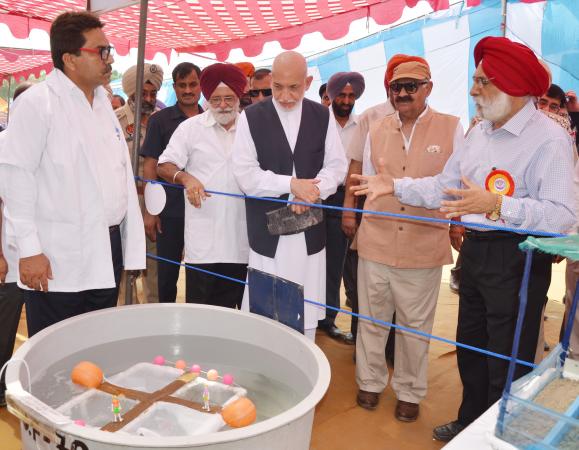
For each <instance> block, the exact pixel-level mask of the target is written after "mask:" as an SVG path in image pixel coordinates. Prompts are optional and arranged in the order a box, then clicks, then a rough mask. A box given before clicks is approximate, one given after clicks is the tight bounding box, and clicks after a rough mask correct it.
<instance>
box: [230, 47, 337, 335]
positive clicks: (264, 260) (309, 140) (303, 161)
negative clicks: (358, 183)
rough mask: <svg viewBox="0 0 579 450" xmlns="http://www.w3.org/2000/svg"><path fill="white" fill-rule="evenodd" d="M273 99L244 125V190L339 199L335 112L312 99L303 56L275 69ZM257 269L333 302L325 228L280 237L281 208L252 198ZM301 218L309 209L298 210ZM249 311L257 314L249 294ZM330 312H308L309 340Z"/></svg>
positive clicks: (238, 156)
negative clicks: (270, 223)
mask: <svg viewBox="0 0 579 450" xmlns="http://www.w3.org/2000/svg"><path fill="white" fill-rule="evenodd" d="M272 81H273V83H272V89H273V98H270V99H267V100H264V101H262V102H259V103H257V104H255V105H252V106H251V107H249V108H247V109H246V110H245V111H244V113H243V114H242V115H241V117H240V119H239V122H238V124H237V134H236V136H235V144H234V148H233V171H234V174H235V178H236V179H237V182H238V183H239V186H240V187H241V190H242V191H243V192H244V193H245V194H247V195H252V196H260V197H276V198H281V199H288V198H289V199H290V200H295V201H297V202H306V203H313V202H315V201H317V200H318V199H320V198H321V199H325V198H327V197H328V196H329V195H331V194H333V193H334V192H336V189H337V187H338V185H340V184H341V183H342V182H343V180H344V177H345V176H346V166H347V163H346V158H345V156H344V149H343V146H342V143H341V142H340V137H339V135H338V132H337V130H336V122H335V121H334V120H330V114H329V110H328V109H327V108H324V107H323V106H321V105H319V104H318V103H314V102H312V101H310V100H307V99H304V93H305V91H306V89H308V88H309V86H310V84H311V82H312V77H311V76H308V74H307V64H306V60H305V58H304V57H303V56H302V55H300V54H299V53H296V52H291V51H290V52H283V53H281V54H280V55H278V56H277V57H276V58H275V60H274V62H273V67H272ZM245 204H246V212H247V229H248V237H249V246H250V252H249V266H250V267H252V268H255V269H258V270H261V271H263V272H267V273H271V274H272V275H276V276H279V277H281V278H285V279H287V280H289V281H293V282H294V283H297V284H300V285H303V286H304V296H305V298H306V299H309V300H313V301H316V302H319V303H324V302H325V298H326V294H325V291H326V276H325V275H326V255H325V243H326V234H325V226H324V224H323V223H318V224H316V225H314V226H312V227H310V228H308V229H306V230H305V231H302V232H299V233H296V234H288V235H281V236H280V235H274V234H270V233H269V232H268V228H267V221H266V213H267V212H269V211H273V210H275V209H279V208H280V205H279V203H274V202H266V201H261V200H250V199H246V202H245ZM291 209H292V211H293V212H294V213H296V214H301V213H304V212H306V211H307V209H308V207H307V206H302V205H292V206H291ZM243 307H244V308H249V291H248V289H246V290H245V294H244V302H243ZM324 317H325V309H324V308H322V307H317V306H314V305H312V304H309V303H307V304H305V305H304V324H305V325H304V327H305V334H306V336H308V337H309V338H310V339H312V340H313V339H314V338H315V330H316V327H317V325H318V320H319V319H323V318H324Z"/></svg>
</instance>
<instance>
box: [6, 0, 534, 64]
mask: <svg viewBox="0 0 579 450" xmlns="http://www.w3.org/2000/svg"><path fill="white" fill-rule="evenodd" d="M423 1H427V2H428V3H429V4H430V6H431V7H432V9H433V10H435V11H438V10H442V9H447V8H448V7H449V0H423ZM521 1H526V2H533V1H537V0H521ZM418 2H419V0H272V1H264V0H172V1H169V0H150V1H149V13H148V20H147V47H146V53H145V55H146V57H147V58H148V59H151V58H152V57H153V56H154V55H155V53H157V52H163V53H165V54H166V55H167V56H169V55H170V52H171V50H173V49H174V50H176V51H180V52H210V53H214V54H215V55H216V56H217V59H219V60H225V59H227V57H228V55H229V52H230V51H231V49H233V48H241V49H243V51H244V53H245V54H246V55H247V56H256V55H258V54H259V53H260V52H261V51H262V49H263V45H264V43H265V42H270V41H279V42H280V44H281V46H282V47H283V48H284V49H288V50H289V49H292V48H295V47H297V46H298V45H299V44H300V41H301V38H302V37H303V36H304V35H305V34H307V33H312V32H314V31H319V32H321V33H322V35H323V36H324V37H325V38H326V39H338V38H341V37H343V36H345V35H346V34H347V33H348V30H349V26H350V23H351V22H352V21H354V20H356V19H361V18H364V17H371V18H372V19H374V21H376V22H377V23H378V24H380V25H386V24H389V23H393V22H395V21H396V20H398V19H399V18H400V17H401V15H402V13H403V10H404V7H406V6H409V7H414V6H416V4H417V3H418ZM481 2H482V0H466V5H467V6H476V5H479V4H480V3H481ZM86 4H87V2H86V0H51V1H46V0H0V23H4V24H6V25H7V26H8V28H9V29H10V31H11V33H12V34H13V35H14V37H16V38H27V37H28V36H29V34H30V31H31V30H33V29H40V30H44V31H47V32H48V30H49V28H50V23H51V21H52V20H53V19H54V18H55V17H56V16H58V15H59V14H60V13H61V12H63V11H66V10H82V9H85V8H86ZM102 18H103V21H104V22H105V23H106V32H107V36H108V37H109V39H110V40H111V42H112V43H113V45H115V47H116V51H117V53H118V54H119V55H121V56H123V55H126V54H127V53H128V52H129V50H130V49H131V48H135V47H136V46H137V44H138V33H139V5H138V4H136V5H133V6H129V7H126V8H122V9H118V10H116V11H112V12H108V13H105V14H104V15H103V16H102ZM25 56H26V57H28V56H29V55H23V56H22V58H24V57H25ZM20 62H22V63H23V64H21V65H20V66H19V68H18V72H19V75H26V70H25V67H29V66H28V65H26V66H25V65H24V62H25V60H24V59H22V60H20V59H19V60H18V61H16V64H19V63H20ZM39 62H40V64H39V65H41V66H43V68H44V66H45V61H39ZM26 63H27V64H30V63H29V62H28V61H26ZM0 64H3V62H0ZM6 67H8V66H6ZM20 69H22V70H20ZM33 69H34V70H36V67H34V68H33ZM0 72H2V73H6V72H7V70H6V69H5V67H4V65H2V66H0ZM28 73H33V72H32V71H29V72H28Z"/></svg>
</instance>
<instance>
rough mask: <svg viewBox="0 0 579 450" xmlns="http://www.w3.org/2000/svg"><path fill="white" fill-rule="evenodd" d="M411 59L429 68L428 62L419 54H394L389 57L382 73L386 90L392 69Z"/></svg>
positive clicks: (392, 74) (392, 72) (391, 75)
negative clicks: (384, 72)
mask: <svg viewBox="0 0 579 450" xmlns="http://www.w3.org/2000/svg"><path fill="white" fill-rule="evenodd" d="M411 61H414V62H419V63H422V64H424V65H426V67H428V68H429V69H430V66H429V65H428V62H426V60H425V59H424V58H421V57H420V56H411V55H404V54H402V53H398V54H397V55H394V56H393V57H392V58H390V61H388V66H386V74H385V75H384V87H385V88H386V90H388V85H389V84H390V80H391V79H392V77H393V76H394V69H395V68H396V67H397V66H398V65H400V64H402V63H406V62H411Z"/></svg>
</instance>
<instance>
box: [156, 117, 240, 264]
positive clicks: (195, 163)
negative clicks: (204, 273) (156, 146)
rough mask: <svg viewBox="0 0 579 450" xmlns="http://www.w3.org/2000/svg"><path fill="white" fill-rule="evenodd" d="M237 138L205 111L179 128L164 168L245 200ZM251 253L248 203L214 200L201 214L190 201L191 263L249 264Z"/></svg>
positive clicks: (162, 160) (187, 259)
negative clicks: (237, 168) (236, 168)
mask: <svg viewBox="0 0 579 450" xmlns="http://www.w3.org/2000/svg"><path fill="white" fill-rule="evenodd" d="M235 132H236V125H235V124H234V125H233V126H232V127H231V128H230V129H229V130H226V129H225V128H223V127H222V126H221V125H220V124H219V123H218V122H217V121H216V120H215V118H214V116H213V114H212V112H211V110H208V111H205V112H204V113H203V114H199V115H197V116H194V117H191V118H189V119H187V120H185V121H184V122H182V123H181V124H180V125H179V126H178V127H177V129H176V130H175V132H174V133H173V136H172V137H171V140H170V141H169V144H168V145H167V148H166V149H165V151H164V152H163V153H162V154H161V156H160V157H159V164H163V163H167V162H169V163H172V164H175V165H176V166H177V167H179V168H180V169H184V170H185V171H186V172H187V173H189V174H191V175H193V176H194V177H195V178H197V179H198V180H199V181H200V182H201V183H202V184H203V186H204V187H205V189H207V190H214V191H220V192H229V193H235V194H241V193H242V192H241V190H240V189H239V186H238V185H237V182H236V181H235V177H234V175H233V169H232V162H231V154H232V148H233V141H234V138H235ZM184 195H186V194H185V193H184ZM248 253H249V244H248V240H247V224H246V221H245V202H244V201H243V199H240V198H235V197H228V196H224V195H217V194H213V195H212V196H211V197H209V198H207V200H205V201H204V202H203V203H202V205H201V208H195V207H193V205H191V203H189V200H188V199H187V198H186V197H185V262H187V263H193V264H211V263H239V264H247V259H248Z"/></svg>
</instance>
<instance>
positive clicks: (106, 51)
mask: <svg viewBox="0 0 579 450" xmlns="http://www.w3.org/2000/svg"><path fill="white" fill-rule="evenodd" d="M79 50H80V51H82V52H88V53H95V54H98V55H99V56H100V57H101V59H102V60H103V61H106V60H107V59H109V56H110V54H111V53H112V52H113V50H114V47H113V46H112V45H107V46H100V47H97V48H86V47H81V48H79Z"/></svg>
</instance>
